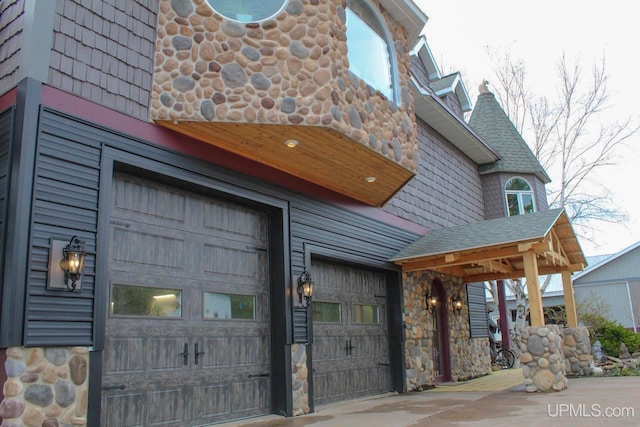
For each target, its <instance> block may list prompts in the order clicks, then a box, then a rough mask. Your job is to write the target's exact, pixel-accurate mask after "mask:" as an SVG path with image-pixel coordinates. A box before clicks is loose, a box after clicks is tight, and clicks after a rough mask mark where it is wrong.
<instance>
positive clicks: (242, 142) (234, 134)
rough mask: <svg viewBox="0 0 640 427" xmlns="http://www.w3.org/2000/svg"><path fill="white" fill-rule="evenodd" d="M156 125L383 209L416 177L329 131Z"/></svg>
mask: <svg viewBox="0 0 640 427" xmlns="http://www.w3.org/2000/svg"><path fill="white" fill-rule="evenodd" d="M156 122H157V123H158V124H160V125H162V126H165V127H167V128H170V129H173V130H175V131H177V132H180V133H182V134H185V135H188V136H191V137H193V138H196V139H199V140H202V141H205V142H207V143H209V144H212V145H215V146H217V147H220V148H223V149H225V150H227V151H231V152H233V153H235V154H238V155H240V156H243V157H246V158H248V159H251V160H253V161H256V162H259V163H262V164H265V165H268V166H271V167H273V168H276V169H279V170H282V171H284V172H286V173H289V174H291V175H294V176H296V177H298V178H301V179H304V180H306V181H310V182H313V183H315V184H318V185H321V186H323V187H325V188H329V189H331V190H333V191H336V192H338V193H340V194H343V195H345V196H348V197H351V198H353V199H355V200H358V201H360V202H363V203H366V204H368V205H371V206H382V205H383V204H384V203H385V202H386V201H387V200H389V199H390V198H391V197H392V196H393V195H394V194H395V193H396V192H397V191H398V190H400V189H401V188H402V187H403V186H404V185H405V184H406V183H407V182H408V181H409V180H410V179H411V178H412V177H413V176H414V173H413V172H412V171H410V170H408V169H406V168H404V167H403V166H401V165H400V164H398V163H396V162H395V161H393V160H391V159H389V158H387V157H385V156H383V155H381V154H378V153H376V152H375V151H373V150H371V149H370V148H369V147H366V146H364V145H362V144H360V143H359V142H357V141H354V140H352V139H351V138H349V137H347V136H345V135H343V134H341V133H340V132H338V131H336V130H333V129H331V128H327V127H321V126H296V125H289V124H287V125H274V124H249V123H241V124H239V123H218V122H198V121H181V122H173V121H156ZM287 140H296V141H298V145H297V146H295V147H293V148H289V147H288V146H287V145H286V144H285V141H287ZM370 177H372V178H374V179H375V180H373V181H372V180H371V179H370Z"/></svg>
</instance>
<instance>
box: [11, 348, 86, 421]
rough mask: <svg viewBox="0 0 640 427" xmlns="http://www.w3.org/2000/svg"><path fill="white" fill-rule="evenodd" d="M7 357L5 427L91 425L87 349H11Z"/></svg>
mask: <svg viewBox="0 0 640 427" xmlns="http://www.w3.org/2000/svg"><path fill="white" fill-rule="evenodd" d="M6 355H7V360H6V361H5V363H4V370H5V373H6V375H7V380H6V382H5V383H4V386H3V392H4V399H3V401H2V402H1V403H0V418H1V419H2V420H3V422H2V427H21V426H29V427H58V426H86V425H87V419H86V417H87V407H88V393H89V381H88V370H89V349H88V348H87V347H69V348H58V347H55V348H54V347H49V348H22V347H10V348H8V349H7V350H6Z"/></svg>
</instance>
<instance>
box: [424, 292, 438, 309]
mask: <svg viewBox="0 0 640 427" xmlns="http://www.w3.org/2000/svg"><path fill="white" fill-rule="evenodd" d="M425 297H426V304H427V310H428V311H429V312H431V311H433V309H434V308H436V306H437V305H438V298H437V297H436V296H435V295H433V294H432V293H431V291H429V292H427V294H426V295H425Z"/></svg>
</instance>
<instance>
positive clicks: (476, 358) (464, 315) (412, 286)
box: [402, 271, 491, 391]
mask: <svg viewBox="0 0 640 427" xmlns="http://www.w3.org/2000/svg"><path fill="white" fill-rule="evenodd" d="M402 278H403V280H402V281H403V294H404V323H405V338H406V339H405V364H406V373H407V390H409V391H413V390H420V389H421V388H422V387H424V386H425V385H431V384H433V382H434V369H433V359H432V353H431V350H432V348H433V344H432V343H433V340H434V339H437V337H435V336H434V335H435V334H434V331H433V329H434V323H433V320H434V319H433V314H432V313H431V312H429V311H428V310H427V308H426V303H425V295H426V294H427V293H428V291H429V290H430V288H431V283H432V282H433V280H434V279H435V278H439V279H440V280H441V281H442V284H443V286H444V289H445V292H446V300H447V301H448V299H449V296H450V295H452V294H455V293H457V294H459V295H460V296H461V297H462V298H463V303H464V306H463V308H462V310H460V311H456V310H451V309H450V307H447V308H446V309H447V310H448V313H447V314H448V324H449V350H450V356H451V379H452V380H453V381H459V380H466V379H469V378H475V377H478V376H482V375H486V374H488V373H489V372H491V354H490V348H489V340H488V338H471V332H470V329H469V313H468V306H467V302H466V292H465V288H464V283H462V281H461V280H460V279H458V278H455V277H450V276H446V275H444V274H440V273H435V272H432V271H417V272H411V273H404V274H403V276H402ZM447 305H448V304H447Z"/></svg>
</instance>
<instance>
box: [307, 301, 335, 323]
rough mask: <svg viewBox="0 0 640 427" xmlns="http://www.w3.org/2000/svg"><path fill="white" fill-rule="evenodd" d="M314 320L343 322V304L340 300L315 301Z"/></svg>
mask: <svg viewBox="0 0 640 427" xmlns="http://www.w3.org/2000/svg"><path fill="white" fill-rule="evenodd" d="M312 318H313V321H314V322H327V323H342V305H341V304H340V303H338V302H320V301H314V302H313V314H312Z"/></svg>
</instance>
